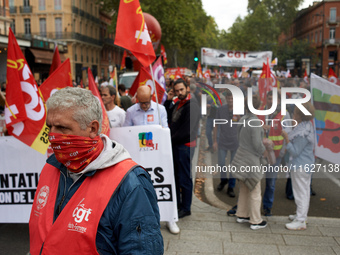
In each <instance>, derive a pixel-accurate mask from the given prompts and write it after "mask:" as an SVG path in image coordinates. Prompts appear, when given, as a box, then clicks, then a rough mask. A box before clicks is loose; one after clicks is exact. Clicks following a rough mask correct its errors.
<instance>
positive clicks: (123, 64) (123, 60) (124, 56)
mask: <svg viewBox="0 0 340 255" xmlns="http://www.w3.org/2000/svg"><path fill="white" fill-rule="evenodd" d="M125 58H126V50H124V53H123V58H122V63H121V64H120V70H123V69H124V68H126V66H125Z"/></svg>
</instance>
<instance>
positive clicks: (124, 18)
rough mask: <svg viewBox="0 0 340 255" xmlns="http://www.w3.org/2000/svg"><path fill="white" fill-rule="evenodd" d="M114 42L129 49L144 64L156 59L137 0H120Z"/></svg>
mask: <svg viewBox="0 0 340 255" xmlns="http://www.w3.org/2000/svg"><path fill="white" fill-rule="evenodd" d="M116 31H117V32H116V39H115V44H116V45H118V46H121V47H123V48H125V49H128V50H129V51H131V53H132V54H133V55H134V56H135V57H136V58H137V59H138V61H139V62H140V63H141V64H142V65H143V66H144V67H146V66H149V65H150V64H152V62H153V61H154V60H155V59H156V55H155V51H154V49H153V46H152V42H151V39H150V35H149V32H148V28H147V26H146V23H145V21H144V15H143V12H142V8H141V7H140V4H139V1H138V0H133V1H131V0H129V1H126V0H120V4H119V11H118V19H117V27H116Z"/></svg>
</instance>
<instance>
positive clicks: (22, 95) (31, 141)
mask: <svg viewBox="0 0 340 255" xmlns="http://www.w3.org/2000/svg"><path fill="white" fill-rule="evenodd" d="M5 121H6V128H7V129H8V133H9V134H10V135H13V136H14V137H15V138H17V139H18V140H20V141H21V142H23V143H25V144H27V145H28V146H30V147H31V148H33V149H35V150H36V151H38V152H40V153H42V154H45V153H46V150H47V147H48V133H49V128H48V127H47V126H46V125H45V121H46V110H45V106H44V103H43V100H42V98H41V96H40V93H39V89H38V86H37V84H36V82H35V79H34V77H33V75H32V72H31V70H30V68H29V67H28V64H27V62H26V59H25V57H24V55H23V54H22V52H21V50H20V47H19V45H18V43H17V40H16V39H15V36H14V34H13V32H12V30H11V29H9V36H8V50H7V87H6V108H5Z"/></svg>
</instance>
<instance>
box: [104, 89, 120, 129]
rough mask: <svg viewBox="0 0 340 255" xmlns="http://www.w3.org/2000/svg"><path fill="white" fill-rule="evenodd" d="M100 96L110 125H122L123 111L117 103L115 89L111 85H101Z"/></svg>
mask: <svg viewBox="0 0 340 255" xmlns="http://www.w3.org/2000/svg"><path fill="white" fill-rule="evenodd" d="M100 96H101V98H102V100H103V103H104V106H105V110H106V113H107V116H108V118H109V120H110V127H122V126H123V123H124V121H125V111H124V110H123V109H122V108H120V107H119V106H118V105H117V99H116V96H117V91H116V89H115V88H114V87H112V86H107V87H101V89H100Z"/></svg>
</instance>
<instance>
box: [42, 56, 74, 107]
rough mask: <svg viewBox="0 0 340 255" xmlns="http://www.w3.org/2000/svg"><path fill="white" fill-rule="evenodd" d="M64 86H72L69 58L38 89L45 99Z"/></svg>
mask: <svg viewBox="0 0 340 255" xmlns="http://www.w3.org/2000/svg"><path fill="white" fill-rule="evenodd" d="M65 87H73V85H72V74H71V65H70V59H66V60H65V61H64V63H62V64H61V65H60V66H59V67H58V68H57V69H56V70H55V71H54V72H53V73H52V74H51V75H50V76H49V77H48V78H47V79H46V81H44V83H43V84H41V85H40V87H39V89H40V92H41V94H42V97H43V100H44V101H45V102H46V101H47V99H49V97H50V96H51V95H52V94H53V93H54V92H55V91H57V90H60V89H62V88H65Z"/></svg>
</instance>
